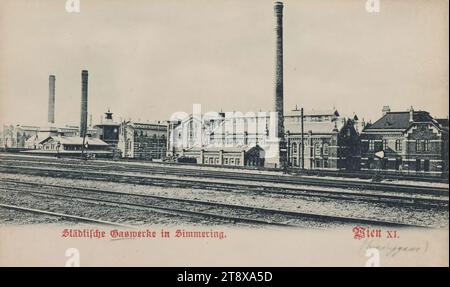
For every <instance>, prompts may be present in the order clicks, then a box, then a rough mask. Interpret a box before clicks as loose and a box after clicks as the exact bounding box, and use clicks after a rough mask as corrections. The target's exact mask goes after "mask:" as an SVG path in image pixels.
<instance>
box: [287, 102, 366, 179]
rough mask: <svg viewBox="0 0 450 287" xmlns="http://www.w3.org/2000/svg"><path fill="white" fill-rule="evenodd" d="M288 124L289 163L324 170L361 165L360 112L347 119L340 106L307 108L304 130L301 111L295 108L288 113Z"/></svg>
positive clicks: (295, 166) (304, 116) (296, 166)
mask: <svg viewBox="0 0 450 287" xmlns="http://www.w3.org/2000/svg"><path fill="white" fill-rule="evenodd" d="M362 124H364V123H362ZM284 125H285V131H286V142H287V154H288V166H290V167H292V168H302V167H303V168H304V169H324V170H356V169H358V168H359V161H360V157H359V142H358V140H359V136H358V132H357V130H356V127H358V126H360V125H361V123H360V122H359V120H358V117H357V116H356V115H355V116H354V117H353V118H352V119H347V118H345V117H341V116H340V115H339V113H338V111H336V110H329V111H307V112H305V113H304V114H303V133H302V129H301V127H302V123H301V112H300V110H298V109H295V110H293V111H290V112H288V113H287V114H286V115H285V117H284ZM302 139H303V144H302ZM302 150H303V152H302Z"/></svg>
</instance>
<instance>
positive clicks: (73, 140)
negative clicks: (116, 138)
mask: <svg viewBox="0 0 450 287" xmlns="http://www.w3.org/2000/svg"><path fill="white" fill-rule="evenodd" d="M50 140H53V141H55V142H60V143H61V144H62V145H82V144H83V138H82V137H66V136H61V137H58V136H50V137H47V138H45V139H43V140H42V141H40V142H39V143H40V144H43V143H45V142H47V141H50ZM84 143H85V144H88V145H90V146H108V144H107V143H105V142H104V141H102V140H101V139H98V138H92V137H86V138H85V141H84Z"/></svg>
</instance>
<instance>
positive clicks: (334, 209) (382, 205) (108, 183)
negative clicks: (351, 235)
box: [0, 157, 449, 228]
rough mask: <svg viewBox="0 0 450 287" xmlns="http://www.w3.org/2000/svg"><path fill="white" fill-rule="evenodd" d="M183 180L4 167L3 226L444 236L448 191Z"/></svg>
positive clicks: (21, 164) (50, 166) (29, 162)
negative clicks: (348, 230)
mask: <svg viewBox="0 0 450 287" xmlns="http://www.w3.org/2000/svg"><path fill="white" fill-rule="evenodd" d="M71 164H73V165H75V166H76V167H74V166H71ZM203 172H207V171H205V170H203ZM186 173H187V174H185V175H180V174H177V173H173V172H172V171H171V169H170V168H168V169H167V170H164V168H163V167H162V166H160V167H157V168H154V169H150V170H145V169H144V168H142V169H136V168H133V167H131V166H130V167H129V168H126V167H125V168H124V165H122V164H120V163H113V162H111V163H109V164H108V165H105V164H104V163H102V162H95V161H90V162H88V163H82V164H81V162H77V161H73V162H72V163H70V164H68V162H67V161H64V160H56V159H52V160H51V161H48V162H46V161H45V160H42V159H39V158H34V159H33V158H31V157H30V158H26V159H22V160H20V159H19V160H17V159H16V160H15V161H14V162H13V161H11V162H8V161H6V160H2V165H1V167H0V224H36V223H49V224H55V223H56V224H84V223H94V224H102V225H116V226H127V227H129V226H142V225H173V226H175V225H190V226H242V227H258V228H259V227H265V228H267V227H290V228H292V227H302V228H334V227H343V226H355V225H365V226H398V227H432V228H448V220H449V213H448V188H447V189H445V188H441V187H428V188H425V187H423V186H420V185H417V186H406V187H405V186H404V185H401V186H400V185H392V186H391V187H389V186H385V185H382V186H380V185H373V186H372V185H370V184H367V188H366V189H364V188H361V184H360V183H359V184H358V185H355V186H354V187H352V185H351V184H350V183H349V187H351V188H349V187H347V188H345V187H342V184H338V185H337V186H335V187H333V186H332V184H331V183H330V182H328V183H327V184H324V186H321V185H320V183H308V182H305V183H302V182H299V183H290V182H281V180H280V183H277V182H270V179H269V178H265V181H266V182H264V181H259V180H258V176H257V175H253V178H254V179H253V180H249V179H248V178H246V177H245V176H244V178H243V179H242V180H239V179H233V178H231V179H226V178H217V177H215V176H214V175H211V176H210V177H207V176H205V174H203V175H202V176H197V177H196V176H194V175H193V174H189V172H188V171H187V170H186ZM261 176H262V175H261ZM381 187H382V188H381ZM408 191H409V192H408Z"/></svg>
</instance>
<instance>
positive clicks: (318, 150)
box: [314, 143, 321, 156]
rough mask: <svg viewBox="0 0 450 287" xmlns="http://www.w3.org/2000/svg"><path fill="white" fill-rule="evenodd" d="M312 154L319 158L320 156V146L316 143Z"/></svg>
mask: <svg viewBox="0 0 450 287" xmlns="http://www.w3.org/2000/svg"><path fill="white" fill-rule="evenodd" d="M314 154H315V156H320V154H321V150H320V144H318V143H316V144H315V145H314Z"/></svg>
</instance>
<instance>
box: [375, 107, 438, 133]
mask: <svg viewBox="0 0 450 287" xmlns="http://www.w3.org/2000/svg"><path fill="white" fill-rule="evenodd" d="M409 113H410V112H409V111H406V112H388V113H386V114H385V115H384V116H383V117H381V118H380V119H379V120H377V121H376V122H375V123H373V124H372V125H371V126H370V127H367V128H366V130H374V129H396V130H405V129H407V128H408V127H409V126H410V125H411V124H412V123H411V122H410V121H409V117H410V115H409ZM413 122H416V123H417V122H430V123H436V121H435V120H434V119H433V118H432V117H431V116H430V114H429V113H428V112H425V111H414V112H413Z"/></svg>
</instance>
